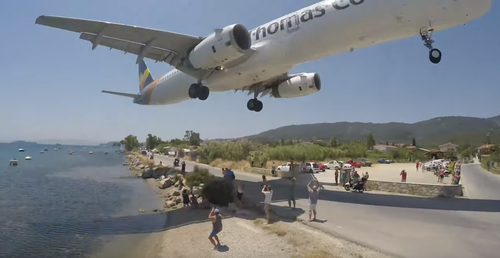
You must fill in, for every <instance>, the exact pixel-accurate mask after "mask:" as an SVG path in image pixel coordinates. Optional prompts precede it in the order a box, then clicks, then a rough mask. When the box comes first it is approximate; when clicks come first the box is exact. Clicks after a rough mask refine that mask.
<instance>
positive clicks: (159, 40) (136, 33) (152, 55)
mask: <svg viewBox="0 0 500 258" xmlns="http://www.w3.org/2000/svg"><path fill="white" fill-rule="evenodd" d="M35 23H36V24H40V25H44V26H49V27H53V28H58V29H63V30H69V31H73V32H77V33H81V34H80V39H83V40H87V41H90V42H91V43H92V49H95V48H96V47H97V46H98V45H102V46H106V47H109V48H110V49H118V50H121V51H124V52H125V54H126V53H132V54H135V55H137V63H138V62H139V61H140V60H142V59H143V58H149V59H152V60H155V61H157V62H166V63H168V64H170V65H172V66H174V67H176V68H177V69H179V70H180V71H182V72H185V73H187V74H189V75H191V76H193V77H195V78H200V77H201V76H204V75H205V74H206V73H208V71H203V70H202V71H200V70H196V69H192V68H187V67H185V66H184V65H183V60H184V59H185V58H186V57H187V56H188V54H189V51H190V50H191V49H192V48H193V47H195V46H196V45H197V44H198V43H200V42H201V41H202V40H203V38H202V37H197V36H190V35H185V34H180V33H175V32H170V31H163V30H156V29H149V28H144V27H138V26H130V25H124V24H119V23H111V22H102V21H93V20H85V19H76V18H67V17H57V16H48V15H42V16H39V17H38V18H37V19H36V22H35Z"/></svg>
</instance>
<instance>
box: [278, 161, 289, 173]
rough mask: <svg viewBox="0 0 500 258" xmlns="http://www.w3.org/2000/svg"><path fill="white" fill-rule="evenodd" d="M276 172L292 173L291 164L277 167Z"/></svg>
mask: <svg viewBox="0 0 500 258" xmlns="http://www.w3.org/2000/svg"><path fill="white" fill-rule="evenodd" d="M276 170H279V171H285V172H288V171H290V162H288V163H284V164H281V165H279V166H278V167H276Z"/></svg>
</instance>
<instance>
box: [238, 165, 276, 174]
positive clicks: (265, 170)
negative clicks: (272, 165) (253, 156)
mask: <svg viewBox="0 0 500 258" xmlns="http://www.w3.org/2000/svg"><path fill="white" fill-rule="evenodd" d="M243 171H245V172H247V173H254V174H260V175H266V176H271V175H272V174H271V169H268V168H250V167H245V168H243Z"/></svg>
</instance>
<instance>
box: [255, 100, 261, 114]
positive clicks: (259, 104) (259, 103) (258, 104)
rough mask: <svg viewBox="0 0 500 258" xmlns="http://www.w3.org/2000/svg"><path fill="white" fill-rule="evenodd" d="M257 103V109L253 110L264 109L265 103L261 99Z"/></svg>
mask: <svg viewBox="0 0 500 258" xmlns="http://www.w3.org/2000/svg"><path fill="white" fill-rule="evenodd" d="M255 104H256V105H255V109H254V110H253V111H255V112H260V111H262V108H264V103H262V101H260V100H257V101H256V103H255Z"/></svg>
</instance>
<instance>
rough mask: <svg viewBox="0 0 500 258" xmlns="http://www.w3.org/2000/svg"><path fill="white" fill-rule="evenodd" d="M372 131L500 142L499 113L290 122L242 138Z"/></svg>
mask: <svg viewBox="0 0 500 258" xmlns="http://www.w3.org/2000/svg"><path fill="white" fill-rule="evenodd" d="M369 133H373V134H374V137H375V140H376V141H377V142H378V143H385V142H391V143H406V144H411V142H412V138H415V139H416V141H417V143H418V144H419V145H425V146H438V145H441V144H443V143H446V142H453V143H455V144H470V145H472V146H479V145H481V144H484V143H486V141H487V138H488V137H487V134H488V133H489V138H490V141H491V142H500V116H496V117H491V118H477V117H459V116H454V117H437V118H433V119H429V120H426V121H421V122H417V123H413V124H407V123H394V122H393V123H385V124H382V123H380V124H377V123H361V122H338V123H319V124H304V125H289V126H284V127H279V128H276V129H272V130H268V131H265V132H262V133H259V134H256V135H251V136H247V137H243V138H247V139H254V140H258V139H272V140H281V139H285V140H286V139H301V140H324V141H328V140H330V139H331V138H332V137H337V139H339V140H341V141H351V140H355V139H365V138H366V135H367V134H369Z"/></svg>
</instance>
